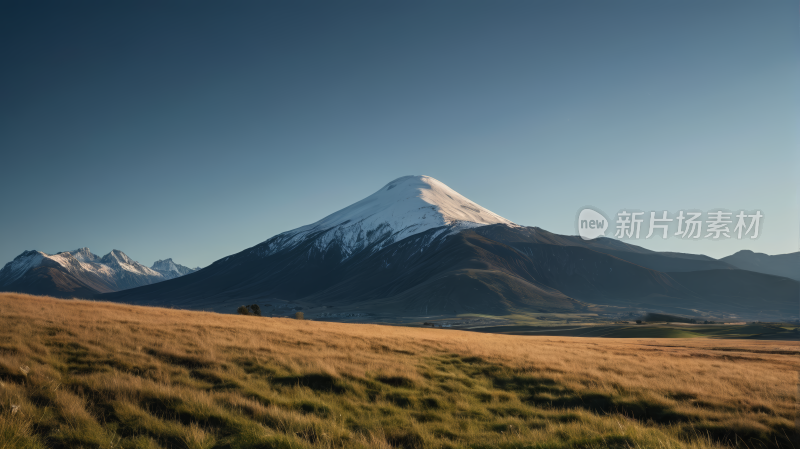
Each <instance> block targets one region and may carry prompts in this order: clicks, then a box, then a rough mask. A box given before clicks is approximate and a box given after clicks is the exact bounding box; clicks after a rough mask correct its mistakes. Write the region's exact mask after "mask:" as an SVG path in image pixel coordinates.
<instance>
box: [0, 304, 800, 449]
mask: <svg viewBox="0 0 800 449" xmlns="http://www.w3.org/2000/svg"><path fill="white" fill-rule="evenodd" d="M652 328H654V329H657V326H654V327H652ZM695 330H697V331H698V332H699V330H700V328H699V327H698V328H697V329H695ZM657 336H659V335H652V337H657ZM798 353H800V343H799V342H795V341H781V340H775V341H763V340H752V339H751V340H734V339H709V338H691V339H683V338H670V339H662V338H624V339H622V338H621V339H616V338H574V337H563V336H532V335H500V334H492V333H478V332H465V331H458V330H452V329H425V328H410V327H396V326H380V325H370V324H343V323H329V322H319V321H298V320H291V319H286V318H262V317H253V316H237V315H221V314H215V313H207V312H191V311H183V310H172V309H161V308H148V307H134V306H125V305H119V304H112V303H104V302H91V301H80V300H58V299H53V298H47V297H36V296H28V295H16V294H0V382H2V383H0V448H2V449H5V448H12V447H13V448H17V447H23V448H24V447H27V448H43V447H59V448H61V447H64V448H67V447H68V448H73V447H76V448H79V447H85V448H109V447H115V448H116V447H122V448H148V447H149V448H159V447H161V448H172V447H180V448H333V447H337V448H339V447H340V448H350V447H365V448H366V447H376V448H391V447H394V448H400V447H405V448H456V447H472V448H492V447H499V448H527V447H530V448H533V447H541V448H560V447H574V448H607V447H614V448H617V447H618V448H628V447H642V448H651V447H658V448H661V447H670V448H671V447H690V448H714V447H727V446H739V447H743V448H744V447H747V448H760V447H787V448H788V447H800V443H799V442H798V441H797V433H796V429H795V416H796V405H797V398H796V395H797V380H798V370H800V359H799V358H798V357H797V355H798Z"/></svg>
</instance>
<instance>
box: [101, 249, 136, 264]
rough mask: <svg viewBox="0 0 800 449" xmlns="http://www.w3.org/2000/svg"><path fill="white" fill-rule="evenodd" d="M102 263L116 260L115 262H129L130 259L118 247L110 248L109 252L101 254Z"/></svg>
mask: <svg viewBox="0 0 800 449" xmlns="http://www.w3.org/2000/svg"><path fill="white" fill-rule="evenodd" d="M101 261H102V262H103V263H110V262H117V263H127V264H129V263H131V259H130V258H129V257H128V256H127V255H126V254H125V253H123V252H122V251H120V250H118V249H112V250H111V252H110V253H108V254H106V255H105V256H103V258H102V260H101Z"/></svg>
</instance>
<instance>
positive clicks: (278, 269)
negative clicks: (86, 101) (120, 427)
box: [97, 176, 800, 319]
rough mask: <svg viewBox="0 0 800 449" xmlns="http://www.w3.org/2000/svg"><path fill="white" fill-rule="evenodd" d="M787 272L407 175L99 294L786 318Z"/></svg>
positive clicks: (794, 308)
mask: <svg viewBox="0 0 800 449" xmlns="http://www.w3.org/2000/svg"><path fill="white" fill-rule="evenodd" d="M737 255H738V257H737ZM787 256H791V257H794V258H795V259H791V257H789V259H790V260H796V257H797V256H796V255H795V256H792V255H787ZM770 257H776V258H780V257H782V256H767V258H768V259H766V260H771V259H769V258H770ZM754 267H755V268H758V269H753V268H754ZM789 274H791V273H789V272H787V271H786V270H785V266H784V264H783V262H782V259H779V261H778V262H775V263H771V262H764V261H761V259H760V258H754V257H750V256H748V255H746V254H745V255H741V254H740V253H737V254H736V255H734V256H730V257H729V258H725V259H722V260H716V259H713V258H710V257H706V256H701V255H693V254H681V253H670V252H654V251H649V250H646V249H644V248H641V247H638V246H635V245H631V244H627V243H624V242H620V241H617V240H613V239H608V238H599V239H596V240H590V241H584V240H582V239H581V238H579V237H574V236H564V235H558V234H553V233H550V232H547V231H545V230H543V229H540V228H536V227H525V226H519V225H517V224H515V223H512V222H511V221H509V220H507V219H505V218H503V217H501V216H499V215H497V214H495V213H493V212H491V211H489V210H487V209H485V208H483V207H481V206H479V205H477V204H475V203H474V202H472V201H470V200H468V199H467V198H465V197H463V196H462V195H460V194H458V193H457V192H455V191H454V190H452V189H450V188H449V187H448V186H446V185H445V184H443V183H441V182H440V181H438V180H436V179H433V178H430V177H427V176H406V177H403V178H399V179H396V180H394V181H392V182H390V183H389V184H387V185H386V186H384V187H383V188H381V189H380V190H379V191H377V192H376V193H374V194H373V195H370V196H369V197H367V198H365V199H363V200H361V201H359V202H357V203H355V204H353V205H351V206H348V207H346V208H344V209H342V210H340V211H338V212H336V213H334V214H331V215H329V216H327V217H325V218H323V219H322V220H320V221H318V222H316V223H313V224H311V225H308V226H303V227H301V228H297V229H294V230H292V231H288V232H284V233H282V234H279V235H276V236H275V237H272V238H270V239H269V240H267V241H265V242H263V243H261V244H259V245H256V246H254V247H252V248H249V249H246V250H244V251H242V252H240V253H237V254H234V255H231V256H228V257H225V258H223V259H220V260H218V261H216V262H214V263H213V264H212V265H210V266H208V267H206V268H204V269H202V270H200V271H198V272H194V273H189V274H187V275H185V276H182V277H179V278H176V279H171V280H167V281H165V282H160V283H158V284H154V285H146V286H143V287H138V288H133V289H129V290H123V291H117V292H115V293H108V294H103V295H99V296H97V297H98V298H100V299H105V300H112V301H120V302H128V303H135V304H148V305H165V306H175V307H182V308H188V309H211V310H217V311H222V312H232V311H233V310H235V308H236V306H238V305H241V304H251V303H261V304H270V305H275V304H293V305H295V306H296V307H305V308H307V309H314V308H317V309H320V308H323V307H324V308H326V310H332V311H336V313H339V314H340V315H341V316H344V315H347V314H352V313H366V314H384V315H386V314H390V315H394V316H405V317H411V316H429V315H434V314H435V315H453V314H464V313H474V314H493V315H503V314H510V313H515V312H517V311H527V312H585V311H597V310H601V309H603V308H605V309H607V310H615V311H653V312H667V313H678V314H685V315H698V316H701V315H708V314H720V313H724V314H727V315H728V316H731V315H733V316H736V317H739V318H743V319H775V318H778V319H795V318H797V317H798V305H799V302H800V282H798V281H797V280H796V278H789V277H788V275H789ZM795 274H796V272H795ZM331 313H333V312H331ZM342 314H343V315H342Z"/></svg>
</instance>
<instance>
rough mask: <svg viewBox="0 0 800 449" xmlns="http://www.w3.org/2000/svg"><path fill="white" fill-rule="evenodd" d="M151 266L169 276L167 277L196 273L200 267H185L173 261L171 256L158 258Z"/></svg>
mask: <svg viewBox="0 0 800 449" xmlns="http://www.w3.org/2000/svg"><path fill="white" fill-rule="evenodd" d="M150 268H151V269H153V270H155V271H158V272H159V273H161V274H163V275H164V277H167V276H169V277H167V279H172V278H176V277H178V276H183V275H186V274H189V273H194V272H195V271H197V270H199V269H200V268H199V267H198V268H189V267H184V266H183V265H179V264H177V263H175V262H173V261H172V259H171V258H170V259H164V260H157V261H156V262H155V263H154V264H153V266H152V267H150Z"/></svg>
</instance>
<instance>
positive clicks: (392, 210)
mask: <svg viewBox="0 0 800 449" xmlns="http://www.w3.org/2000/svg"><path fill="white" fill-rule="evenodd" d="M490 224H505V225H508V226H517V225H515V224H514V223H512V222H511V221H510V220H507V219H505V218H503V217H501V216H499V215H497V214H495V213H494V212H492V211H490V210H488V209H486V208H484V207H481V206H479V205H477V204H475V203H474V202H472V201H470V200H469V199H467V198H465V197H464V196H462V195H461V194H460V193H458V192H456V191H455V190H453V189H451V188H450V187H448V186H447V185H445V184H444V183H443V182H441V181H438V180H436V179H434V178H431V177H430V176H403V177H401V178H397V179H395V180H394V181H392V182H390V183H389V184H386V185H385V186H383V188H381V189H380V190H378V191H377V192H375V193H373V194H372V195H370V196H368V197H366V198H364V199H363V200H361V201H359V202H357V203H355V204H352V205H350V206H348V207H345V208H344V209H342V210H340V211H338V212H334V213H333V214H331V215H328V216H327V217H325V218H323V219H322V220H319V221H318V222H316V223H312V224H310V225H307V226H303V227H300V228H297V229H294V230H291V231H288V232H284V233H282V234H279V235H277V236H275V237H273V238H271V239H269V240H267V241H266V242H264V243H263V244H261V245H259V246H258V247H257V251H259V252H260V255H262V256H269V255H271V254H275V253H277V252H280V251H283V250H286V249H290V248H293V247H296V246H297V245H299V244H300V243H301V242H303V241H305V240H308V239H313V240H314V242H315V243H314V245H313V249H314V250H316V251H318V252H320V253H326V252H328V251H329V249H331V248H336V250H337V251H340V252H341V258H342V259H347V258H349V257H352V256H353V255H354V254H356V253H358V252H360V251H362V250H364V249H367V248H369V249H370V251H372V252H375V251H378V250H380V249H381V248H384V247H386V246H388V245H391V244H392V243H394V242H398V241H400V240H403V239H404V238H406V237H409V236H411V235H414V234H419V233H422V232H425V231H428V230H430V229H434V228H440V230H439V234H441V233H444V234H452V233H455V232H458V231H460V230H463V229H469V228H476V227H479V226H485V225H490ZM439 234H437V236H438V235H439Z"/></svg>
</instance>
